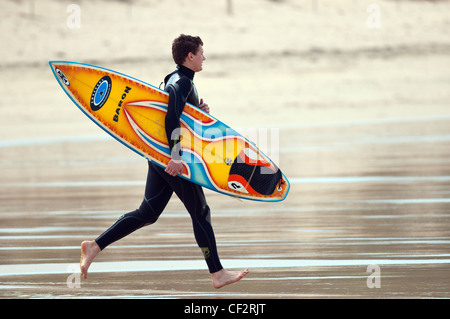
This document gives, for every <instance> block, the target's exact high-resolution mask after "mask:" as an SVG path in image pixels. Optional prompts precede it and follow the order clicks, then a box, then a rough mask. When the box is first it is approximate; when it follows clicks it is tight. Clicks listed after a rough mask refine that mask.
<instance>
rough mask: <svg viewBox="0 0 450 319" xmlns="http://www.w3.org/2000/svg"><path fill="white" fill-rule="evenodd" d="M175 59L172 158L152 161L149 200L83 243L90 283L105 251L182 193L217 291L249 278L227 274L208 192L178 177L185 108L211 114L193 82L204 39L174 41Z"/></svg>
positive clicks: (169, 84) (170, 83) (169, 120)
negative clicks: (91, 270)
mask: <svg viewBox="0 0 450 319" xmlns="http://www.w3.org/2000/svg"><path fill="white" fill-rule="evenodd" d="M172 55H173V59H174V61H175V63H176V64H177V69H176V70H175V71H174V72H172V73H171V74H169V75H167V76H166V77H165V79H164V82H165V85H166V86H165V90H166V91H167V92H168V93H169V105H168V110H167V115H166V119H165V126H166V134H167V139H168V140H169V146H170V149H171V150H172V152H171V154H172V159H171V160H170V161H169V163H168V165H167V168H166V169H165V170H164V169H163V168H161V167H159V166H157V165H155V164H153V163H152V162H150V161H149V162H148V167H149V168H148V175H147V184H146V186H145V196H144V200H143V201H142V204H141V205H140V207H139V208H138V209H137V210H135V211H132V212H129V213H127V214H125V215H122V216H121V217H120V218H119V219H118V220H117V221H116V222H115V223H114V224H113V225H112V226H111V227H110V228H108V229H107V230H106V231H105V232H104V233H103V234H101V235H100V236H99V237H98V238H97V239H95V240H93V241H84V242H82V243H81V260H80V268H81V275H82V277H83V278H87V271H88V268H89V266H90V264H91V263H92V261H93V260H94V258H95V256H97V254H98V253H99V252H100V251H102V250H103V249H105V248H106V247H107V246H108V245H110V244H112V243H113V242H115V241H117V240H119V239H121V238H123V237H125V236H127V235H129V234H130V233H132V232H133V231H135V230H137V229H139V228H141V227H143V226H147V225H150V224H153V223H154V222H156V220H157V219H158V217H159V216H160V215H161V213H162V212H163V210H164V208H165V207H166V205H167V203H168V202H169V199H170V197H171V196H172V194H173V192H175V193H176V194H177V196H178V197H179V198H180V200H181V201H182V202H183V204H184V206H185V207H186V209H187V211H188V212H189V214H190V216H191V219H192V225H193V228H194V235H195V239H196V241H197V244H198V246H199V247H200V248H201V250H202V252H203V256H204V258H205V261H206V264H207V266H208V269H209V272H210V274H211V279H212V285H213V287H214V288H221V287H223V286H225V285H228V284H231V283H234V282H237V281H239V280H240V279H241V278H242V277H244V276H245V275H246V274H247V273H248V270H247V269H246V270H244V271H228V270H225V269H223V267H222V265H221V263H220V259H219V255H218V253H217V247H216V241H215V236H214V231H213V228H212V226H211V219H210V210H209V206H208V205H207V203H206V199H205V195H204V193H203V189H202V188H201V186H199V185H197V184H194V183H191V182H189V181H187V180H185V179H183V178H181V177H180V176H177V175H178V174H179V173H181V172H182V170H183V164H182V161H181V158H180V147H179V143H178V142H179V136H177V134H176V132H178V130H177V129H179V128H180V116H181V113H182V112H183V108H184V105H185V104H186V102H189V103H191V104H193V105H195V106H197V107H199V108H200V109H202V110H204V111H205V112H208V113H209V106H208V105H207V104H206V103H204V102H203V99H201V100H199V98H198V94H197V90H196V88H195V86H194V82H193V79H194V74H195V72H200V71H201V70H202V64H203V61H205V57H204V55H203V42H202V40H201V39H200V37H192V36H188V35H184V34H182V35H180V36H179V37H178V38H176V39H175V40H174V41H173V44H172Z"/></svg>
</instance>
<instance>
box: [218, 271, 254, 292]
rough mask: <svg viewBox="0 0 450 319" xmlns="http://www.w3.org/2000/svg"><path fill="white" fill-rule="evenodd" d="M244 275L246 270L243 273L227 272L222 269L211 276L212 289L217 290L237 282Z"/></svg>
mask: <svg viewBox="0 0 450 319" xmlns="http://www.w3.org/2000/svg"><path fill="white" fill-rule="evenodd" d="M246 274H248V269H245V270H243V271H229V270H225V269H222V270H219V271H218V272H215V273H212V274H211V279H212V285H213V287H214V288H216V289H219V288H222V287H224V286H226V285H229V284H232V283H235V282H238V281H239V280H241V279H242V278H243V277H244V276H245V275H246Z"/></svg>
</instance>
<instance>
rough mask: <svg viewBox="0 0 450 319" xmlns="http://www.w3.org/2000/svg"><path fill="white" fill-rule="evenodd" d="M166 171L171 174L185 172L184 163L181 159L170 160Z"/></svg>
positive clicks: (175, 174)
mask: <svg viewBox="0 0 450 319" xmlns="http://www.w3.org/2000/svg"><path fill="white" fill-rule="evenodd" d="M165 172H166V173H167V174H169V175H171V176H177V174H181V173H183V163H182V162H181V161H174V160H172V159H171V160H170V161H169V164H167V167H166V169H165Z"/></svg>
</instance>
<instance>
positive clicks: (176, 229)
mask: <svg viewBox="0 0 450 319" xmlns="http://www.w3.org/2000/svg"><path fill="white" fill-rule="evenodd" d="M0 8H1V10H0V30H1V43H2V50H1V51H0V83H1V85H0V114H1V115H0V123H1V124H0V200H1V205H0V223H1V224H0V233H1V234H0V238H1V239H0V256H1V258H0V260H1V261H0V262H1V263H2V264H4V265H12V266H11V267H13V266H14V264H22V263H40V262H54V263H66V262H75V263H77V259H78V258H79V242H81V240H82V239H88V238H95V237H96V235H98V234H99V233H100V232H102V231H103V230H104V229H105V228H106V227H108V226H109V225H110V224H111V223H112V222H114V221H115V220H116V218H117V217H118V216H120V215H121V214H123V213H125V212H128V211H131V210H133V209H135V208H136V207H137V205H139V203H140V201H141V199H142V194H143V186H144V181H145V176H146V170H147V167H146V165H147V164H146V162H145V161H144V160H143V159H142V158H140V157H138V156H136V155H135V154H134V153H133V152H130V151H129V150H128V149H126V148H124V147H122V146H121V145H119V144H118V143H117V142H115V141H114V140H112V139H111V138H110V137H109V136H107V135H106V134H105V133H104V132H103V131H101V130H100V129H99V128H98V127H97V126H96V125H93V123H91V121H89V120H88V119H87V118H86V117H85V115H84V114H82V113H81V112H80V111H79V110H78V109H77V108H76V107H75V105H73V103H72V102H71V101H70V100H69V99H68V98H67V96H66V95H65V93H64V92H63V91H62V90H61V88H60V87H59V85H58V83H57V82H56V80H55V79H54V76H53V74H52V72H51V70H50V67H49V65H48V61H50V60H68V61H77V62H84V63H91V64H95V65H99V66H102V67H105V68H109V69H113V70H116V71H118V72H121V73H125V74H127V75H130V76H132V77H135V78H138V79H140V80H142V81H145V82H147V83H150V84H152V85H155V86H158V85H159V83H160V82H161V81H162V80H163V79H164V76H165V75H166V74H168V73H170V72H171V71H173V69H174V67H175V65H174V62H173V61H172V57H171V44H172V41H173V39H174V38H176V37H177V36H178V35H179V34H181V33H185V34H191V35H198V36H200V37H201V38H202V40H203V42H204V50H205V56H206V61H205V63H204V64H203V71H202V72H201V73H198V74H196V76H195V83H196V86H197V89H198V91H199V94H200V97H202V98H203V99H204V100H205V101H206V102H207V103H208V104H209V106H210V108H211V113H212V114H213V115H214V116H216V117H218V118H219V119H221V120H222V121H223V122H225V123H227V124H228V125H230V126H231V127H233V128H237V129H238V130H239V129H242V130H245V129H261V128H264V129H266V132H269V134H270V132H275V133H276V134H278V139H277V140H276V141H275V142H274V143H275V144H276V145H270V146H271V147H272V146H273V147H274V149H275V150H276V154H273V153H272V154H270V155H272V156H275V157H276V158H277V159H278V162H279V166H280V168H281V169H282V170H283V172H284V173H285V174H286V175H287V176H288V178H290V180H291V183H292V188H291V193H290V195H289V196H288V198H287V199H286V200H285V201H284V202H282V203H279V204H275V205H271V206H266V205H264V204H261V203H254V202H248V201H236V200H234V199H230V198H228V197H225V196H221V195H218V194H215V193H212V192H208V194H207V197H208V201H209V204H210V206H211V207H212V211H213V219H214V218H215V219H214V221H215V225H216V226H215V227H216V228H215V229H216V232H217V236H218V241H219V251H220V252H221V253H222V256H223V257H224V258H239V257H240V258H244V257H247V258H269V259H270V258H272V259H274V258H290V259H292V258H293V259H295V258H300V259H302V258H313V259H314V258H319V259H320V258H330V259H340V258H347V259H352V260H353V259H358V258H362V259H364V258H372V257H374V258H376V257H379V258H385V259H386V258H394V259H395V258H397V259H396V260H402V258H406V259H408V258H409V259H411V258H419V259H420V258H427V257H430V256H434V257H430V258H437V260H440V262H437V263H435V262H434V261H431V262H430V264H432V266H430V267H427V266H425V268H424V267H422V268H414V267H416V266H411V267H410V268H408V267H409V266H405V265H408V263H407V262H406V261H405V264H402V265H401V267H402V268H401V269H400V268H390V269H389V271H390V272H389V274H390V276H391V281H388V280H387V279H386V280H384V279H383V280H384V281H383V284H384V286H383V287H385V289H384V290H376V289H372V290H370V289H367V287H366V285H365V278H366V276H367V275H366V272H365V271H366V267H360V268H358V269H357V270H355V269H354V268H351V267H350V268H349V267H347V268H342V267H341V268H339V267H338V266H336V265H334V268H327V270H326V271H324V268H320V267H315V268H314V267H313V268H300V269H288V270H286V272H285V273H284V274H285V276H286V277H283V278H285V279H283V278H281V277H280V278H279V280H280V281H279V282H278V281H277V282H275V283H274V282H273V280H278V279H277V276H284V275H282V274H278V275H274V274H273V273H269V272H265V271H263V270H261V271H260V272H258V271H256V277H254V278H253V279H252V280H249V281H247V283H246V284H245V283H244V284H243V286H237V288H231V289H232V290H229V292H230V293H231V294H234V295H233V296H242V294H241V293H243V291H247V292H249V291H250V292H251V293H254V295H251V296H260V295H259V294H260V293H264V296H265V297H273V296H275V297H276V296H288V297H289V296H290V297H299V296H300V297H302V296H311V295H316V296H330V293H331V295H333V294H334V295H335V296H341V295H342V294H343V293H344V294H346V295H347V296H378V297H392V296H419V297H424V296H438V297H442V296H444V297H448V296H449V295H448V294H449V290H448V287H449V285H448V278H449V276H448V267H446V264H448V259H445V258H447V257H448V253H449V251H448V242H449V238H450V229H449V226H448V225H449V223H448V222H449V216H450V215H449V214H448V211H449V205H450V202H449V187H450V177H449V176H450V169H449V160H448V158H449V155H450V154H449V152H450V151H449V150H450V148H449V147H448V146H449V142H450V125H449V124H450V104H449V101H450V15H449V12H450V1H419V0H417V1H413V0H396V1H394V0H367V1H366V0H305V1H300V0H278V1H275V0H245V1H243V0H241V1H238V0H217V1H208V0H189V1H187V0H171V1H167V0H160V1H156V0H145V1H144V0H129V1H126V0H122V1H119V0H92V1H87V0H84V1H76V0H71V1H65V0H39V1H38V0H3V1H1V4H0ZM256 142H258V141H256ZM164 216H166V217H164V218H167V219H163V217H162V220H161V221H159V222H158V223H157V224H155V225H153V226H152V230H151V231H147V232H144V231H143V232H139V233H137V234H133V236H131V237H130V238H127V239H125V240H124V241H123V242H121V243H120V245H123V246H120V245H119V246H118V248H117V249H116V250H114V249H113V250H112V251H111V253H110V254H105V256H104V257H102V258H105V259H102V260H109V261H117V260H121V259H122V258H124V256H126V258H128V259H129V260H130V259H131V260H133V259H139V258H156V259H157V258H160V257H161V256H166V257H167V256H169V257H167V258H169V259H170V258H173V259H175V258H179V255H180V251H181V250H182V251H183V252H181V254H182V255H183V254H185V256H184V257H183V258H192V259H195V260H197V259H199V258H200V259H201V255H199V253H198V249H197V248H196V247H195V244H194V242H193V238H192V233H191V230H190V224H189V218H188V216H187V214H186V213H185V211H184V208H183V207H182V205H181V204H180V203H179V201H177V200H173V201H171V203H170V204H169V206H168V212H167V214H165V215H164ZM179 216H184V217H186V218H187V219H183V220H182V223H181V221H180V220H181V218H180V217H179ZM180 223H181V224H180ZM58 236H59V237H58ZM158 236H159V237H158ZM161 236H163V237H161ZM61 238H63V239H61ZM248 240H250V241H251V243H252V245H253V246H251V247H250V246H245V245H246V244H247V241H248ZM357 240H359V242H358V244H355V242H354V241H357ZM417 240H419V243H418V242H417ZM238 241H239V242H238ZM158 242H160V243H164V245H166V246H164V247H165V248H158V247H153V248H149V247H146V248H136V247H137V245H141V244H143V243H145V244H149V243H158ZM186 242H188V243H192V244H193V245H192V246H189V248H187V249H184V248H183V249H181V250H180V248H179V246H177V244H183V243H186ZM233 243H236V245H234V244H233ZM368 243H369V244H368ZM171 244H173V247H172V246H170V245H171ZM366 244H367V245H366ZM127 245H134V246H132V247H133V249H128V248H127V247H129V246H127ZM242 245H244V246H245V247H244V248H242ZM296 245H297V246H296ZM46 247H53V248H54V250H52V251H49V249H48V248H46ZM55 247H56V248H55ZM120 247H122V248H123V249H122V248H120ZM130 247H131V246H130ZM168 247H169V248H168ZM221 247H224V248H221ZM121 249H122V250H121ZM140 249H147V250H145V251H142V250H140ZM148 249H150V250H151V252H152V253H151V254H150V253H149V252H148ZM152 249H154V250H155V251H153V250H152ZM159 249H161V251H159ZM153 252H154V254H153ZM133 253H136V254H133ZM143 256H144V257H143ZM191 256H194V257H191ZM261 256H263V257H261ZM411 256H412V257H411ZM442 260H444V261H442ZM445 260H446V261H445ZM364 262H365V261H363V262H361V263H362V264H364ZM439 263H443V265H442V266H439V265H437V266H436V264H439ZM278 264H279V265H280V264H281V263H278ZM244 266H245V265H244ZM250 267H251V265H250ZM273 267H276V265H273ZM436 267H437V268H436ZM439 267H440V268H439ZM330 269H332V270H331V271H330ZM381 269H382V272H383V271H386V267H384V266H382V267H381ZM407 269H412V271H413V272H408V271H409V270H407ZM446 269H447V270H446ZM288 271H289V272H288ZM308 271H310V272H308ZM321 271H322V274H323V277H321ZM200 273H201V274H202V275H200ZM203 274H204V273H203V272H199V275H198V276H197V273H195V274H192V278H194V279H192V278H191V279H192V280H191V281H189V285H187V286H186V287H184V288H183V289H186V291H187V290H190V289H192V291H194V292H193V294H192V295H190V296H196V292H198V291H202V290H204V291H206V293H205V294H206V295H205V294H204V295H203V296H210V295H209V293H210V292H209V290H208V289H207V288H205V287H203V281H201V280H200V279H198V278H203V277H204V276H203ZM310 274H311V277H308V276H309V275H310ZM384 274H385V272H384ZM49 276H50V275H49ZM105 276H107V275H105ZM268 276H269V277H270V276H272V277H273V278H272V281H266V279H265V278H267V277H268ZM430 276H431V277H430ZM433 276H434V277H433ZM169 277H170V276H169ZM330 277H331V278H334V279H333V280H335V281H330V280H331V279H329V278H330ZM1 278H3V279H4V280H5V285H6V282H7V281H6V279H5V278H13V277H7V276H6V277H5V276H4V277H1ZM14 278H15V279H11V280H13V281H14V280H16V281H17V280H18V279H17V277H14ZM29 278H30V277H26V276H25V277H24V278H23V282H30V281H32V282H35V283H36V284H35V286H33V287H35V288H36V289H37V288H42V287H44V288H45V289H44V291H46V292H48V295H45V296H61V295H64V296H72V294H75V295H76V294H92V295H94V296H105V295H111V294H118V295H120V293H121V292H118V291H117V292H112V291H111V290H110V289H109V288H110V287H107V286H102V285H105V281H102V280H101V278H100V279H93V280H94V281H93V282H94V283H97V284H98V287H99V288H95V287H97V286H95V287H94V286H92V285H91V286H90V289H91V290H89V291H87V290H83V291H81V292H80V290H78V291H73V290H71V291H69V292H68V291H67V289H66V287H65V284H64V283H65V277H64V276H63V277H62V278H59V277H58V278H53V277H52V278H51V279H49V278H47V279H49V280H50V281H52V280H53V281H56V282H62V283H63V285H62V287H58V286H51V285H50V284H49V281H48V280H44V281H41V279H40V278H36V279H35V280H34V279H33V280H31V279H29ZM33 278H35V277H33ZM94 278H95V277H94ZM97 278H98V277H97ZM133 278H134V277H124V278H122V279H120V278H119V279H120V280H123V281H122V284H123V285H124V287H127V289H129V291H132V292H130V294H135V295H139V294H147V293H149V292H148V291H143V290H141V288H140V286H139V283H141V282H142V281H141V280H142V278H134V279H135V281H133V280H134V279H133ZM160 278H162V277H160ZM174 278H176V277H170V278H168V279H167V282H166V284H164V285H163V288H164V289H166V290H164V289H163V290H164V292H162V291H161V292H158V291H156V292H152V293H155V294H166V293H167V289H169V291H170V289H173V288H170V287H172V286H170V285H171V280H172V279H174ZM286 278H291V279H289V280H286ZM292 278H297V280H292ZM305 278H306V279H305ZM314 278H315V279H314ZM317 278H319V279H317ZM339 278H340V279H339ZM352 278H353V279H352ZM392 278H393V279H392ZM402 278H403V279H402ZM424 278H427V279H426V280H424ZM119 279H118V280H119ZM323 279H325V280H323ZM8 280H10V279H8ZM95 280H98V281H95ZM148 280H150V279H148ZM155 280H156V279H155ZM198 280H200V281H198ZM446 280H447V283H446V282H445V281H446ZM156 282H157V281H156ZM305 282H306V283H307V287H305V286H302V285H301V284H303V283H305ZM91 283H92V282H91ZM299 283H300V284H299ZM17 285H19V284H17V283H16V286H15V287H16V288H14V289H12V288H11V289H9V288H5V289H2V292H1V293H2V295H3V296H43V295H42V292H38V291H37V290H36V291H34V290H33V287H32V288H30V287H28V288H26V287H25V286H20V285H19V286H20V287H22V288H17V287H19V286H17ZM127 285H128V286H127ZM130 285H131V286H130ZM156 285H158V283H156ZM13 286H14V285H12V286H11V285H10V286H8V287H13ZM88 286H89V284H88V283H84V284H83V287H88ZM5 287H6V286H5ZM23 287H25V288H23ZM167 287H169V288H167ZM208 287H209V284H208ZM239 287H241V288H239ZM86 289H87V288H86ZM96 289H97V290H96ZM161 289H162V288H161ZM177 289H178V288H176V289H175V290H172V291H171V292H169V293H168V294H171V295H174V296H186V294H185V291H181V290H177ZM180 289H181V288H180ZM234 289H237V290H236V291H235V290H234ZM239 289H242V290H239ZM33 291H34V292H33ZM180 291H181V292H180ZM244 296H248V295H244Z"/></svg>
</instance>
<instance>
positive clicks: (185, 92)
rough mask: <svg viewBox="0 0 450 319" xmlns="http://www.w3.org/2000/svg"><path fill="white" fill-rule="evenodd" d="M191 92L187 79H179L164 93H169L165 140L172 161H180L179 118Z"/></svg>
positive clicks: (190, 84) (190, 85)
mask: <svg viewBox="0 0 450 319" xmlns="http://www.w3.org/2000/svg"><path fill="white" fill-rule="evenodd" d="M191 90H192V83H191V81H190V80H189V79H188V78H187V77H181V78H180V79H179V80H178V81H177V82H176V83H174V84H169V85H168V87H167V88H166V91H167V92H169V104H168V108H167V115H166V119H165V126H166V134H167V140H168V142H169V147H170V151H171V155H172V159H174V160H181V147H180V143H179V142H180V116H181V113H182V112H183V109H184V105H185V104H186V101H187V98H188V96H189V94H190V93H191Z"/></svg>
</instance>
